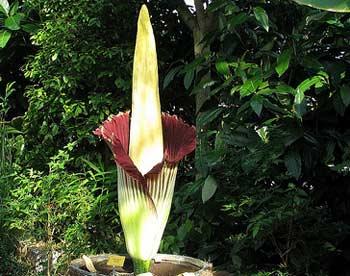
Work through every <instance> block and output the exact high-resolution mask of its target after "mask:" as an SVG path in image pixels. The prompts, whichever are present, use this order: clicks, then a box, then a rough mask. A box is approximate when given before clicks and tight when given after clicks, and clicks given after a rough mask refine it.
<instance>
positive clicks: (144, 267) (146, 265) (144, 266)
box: [132, 259, 151, 275]
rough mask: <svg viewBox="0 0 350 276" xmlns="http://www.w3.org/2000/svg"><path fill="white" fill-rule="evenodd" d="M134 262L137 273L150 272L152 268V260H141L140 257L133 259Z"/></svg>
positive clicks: (135, 272)
mask: <svg viewBox="0 0 350 276" xmlns="http://www.w3.org/2000/svg"><path fill="white" fill-rule="evenodd" d="M132 262H133V264H134V274H135V275H138V274H141V273H146V272H149V271H150V269H151V260H147V261H145V260H139V259H132Z"/></svg>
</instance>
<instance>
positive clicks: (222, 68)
mask: <svg viewBox="0 0 350 276" xmlns="http://www.w3.org/2000/svg"><path fill="white" fill-rule="evenodd" d="M215 67H216V70H217V71H218V72H219V73H220V74H221V75H228V74H230V69H229V67H228V63H227V62H226V61H218V62H217V63H216V64H215Z"/></svg>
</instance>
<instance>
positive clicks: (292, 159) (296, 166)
mask: <svg viewBox="0 0 350 276" xmlns="http://www.w3.org/2000/svg"><path fill="white" fill-rule="evenodd" d="M284 164H285V166H286V168H287V170H288V173H289V174H290V175H291V176H293V177H294V178H296V179H298V178H299V177H300V174H301V157H300V154H299V153H298V152H297V151H290V152H288V153H287V154H286V155H285V156H284Z"/></svg>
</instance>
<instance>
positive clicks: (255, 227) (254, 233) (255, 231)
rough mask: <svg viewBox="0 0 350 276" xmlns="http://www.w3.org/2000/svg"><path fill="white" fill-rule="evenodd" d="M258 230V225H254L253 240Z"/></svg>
mask: <svg viewBox="0 0 350 276" xmlns="http://www.w3.org/2000/svg"><path fill="white" fill-rule="evenodd" d="M259 230H260V224H258V223H256V224H254V226H253V231H252V234H253V238H255V237H256V235H257V234H258V233H259Z"/></svg>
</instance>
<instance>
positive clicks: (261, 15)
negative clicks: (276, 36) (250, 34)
mask: <svg viewBox="0 0 350 276" xmlns="http://www.w3.org/2000/svg"><path fill="white" fill-rule="evenodd" d="M254 15H255V18H256V20H258V21H259V23H260V24H261V26H262V27H263V28H264V29H265V30H266V31H267V32H268V31H269V17H268V16H267V13H266V11H265V10H264V9H263V8H261V7H255V8H254Z"/></svg>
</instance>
